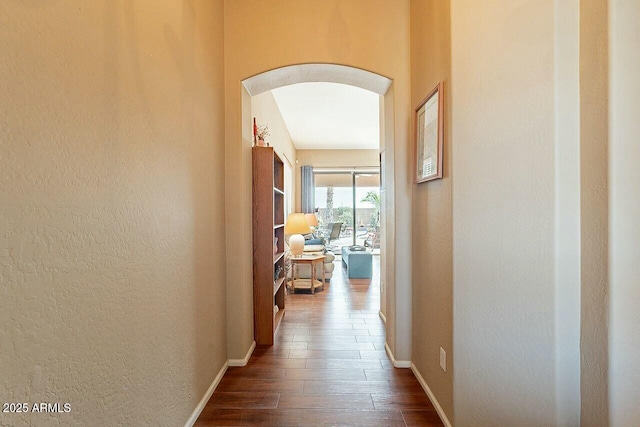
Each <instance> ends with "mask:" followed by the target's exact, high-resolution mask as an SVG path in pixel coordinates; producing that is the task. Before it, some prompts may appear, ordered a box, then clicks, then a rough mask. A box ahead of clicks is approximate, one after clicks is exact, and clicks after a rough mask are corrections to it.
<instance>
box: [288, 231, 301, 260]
mask: <svg viewBox="0 0 640 427" xmlns="http://www.w3.org/2000/svg"><path fill="white" fill-rule="evenodd" d="M289 249H290V250H291V255H293V256H296V257H299V256H300V255H302V252H304V236H303V235H302V234H292V235H291V236H290V237H289Z"/></svg>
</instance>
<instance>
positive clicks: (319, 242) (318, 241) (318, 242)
mask: <svg viewBox="0 0 640 427" xmlns="http://www.w3.org/2000/svg"><path fill="white" fill-rule="evenodd" d="M304 245H305V246H312V245H322V239H309V240H305V241H304ZM323 247H324V246H323Z"/></svg>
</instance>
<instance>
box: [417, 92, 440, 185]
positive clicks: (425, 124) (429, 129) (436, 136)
mask: <svg viewBox="0 0 640 427" xmlns="http://www.w3.org/2000/svg"><path fill="white" fill-rule="evenodd" d="M443 102H444V92H443V83H442V82H440V83H438V86H436V87H435V88H434V89H433V90H432V91H431V92H430V93H429V95H427V97H426V98H425V99H424V100H423V101H422V102H421V103H420V105H419V106H418V108H417V109H416V131H415V132H416V133H415V138H416V140H415V150H416V157H415V171H416V184H419V183H421V182H426V181H431V180H433V179H438V178H442V150H443V145H444V105H443Z"/></svg>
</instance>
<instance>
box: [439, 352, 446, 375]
mask: <svg viewBox="0 0 640 427" xmlns="http://www.w3.org/2000/svg"><path fill="white" fill-rule="evenodd" d="M440 367H441V368H442V370H443V371H445V372H447V352H446V351H444V349H443V348H442V347H440Z"/></svg>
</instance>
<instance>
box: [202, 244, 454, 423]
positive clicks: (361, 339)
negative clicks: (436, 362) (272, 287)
mask: <svg viewBox="0 0 640 427" xmlns="http://www.w3.org/2000/svg"><path fill="white" fill-rule="evenodd" d="M335 262H336V268H335V272H334V275H333V278H332V279H331V282H330V283H327V284H326V285H325V288H324V291H319V290H318V291H316V294H315V295H311V294H310V293H296V294H294V295H291V294H290V295H287V301H286V312H285V316H284V319H283V321H282V323H281V325H280V328H279V330H278V333H277V335H276V340H275V344H274V346H273V347H271V348H266V349H256V350H255V351H254V353H253V355H252V357H251V360H250V361H249V364H248V365H247V366H245V367H242V368H229V369H228V371H227V372H226V374H225V376H224V378H223V379H222V381H221V382H220V384H219V385H218V387H217V388H216V390H215V392H214V393H213V395H212V396H211V399H210V400H209V402H208V403H207V405H206V407H205V408H204V410H203V412H202V414H201V415H200V417H199V418H198V421H197V422H196V426H403V427H406V426H442V425H443V424H442V422H441V421H440V418H439V417H438V415H437V413H436V412H435V409H434V407H433V405H432V404H431V402H430V401H429V398H428V397H427V396H426V394H425V393H424V391H423V390H422V388H421V387H420V384H419V383H418V381H417V380H416V378H415V377H414V375H413V373H412V372H411V370H409V369H395V368H393V366H392V365H391V363H390V362H389V359H388V358H387V355H386V353H385V351H384V342H385V336H384V333H385V331H384V324H383V323H382V321H381V320H380V317H379V315H378V310H379V301H380V293H379V290H380V286H379V283H380V282H379V278H378V276H377V274H375V273H374V278H373V279H372V280H371V281H369V280H349V279H347V278H346V277H345V276H344V275H343V270H342V268H341V263H340V260H336V261H335ZM378 262H379V257H377V256H374V263H375V264H374V272H376V270H377V271H379V268H378V266H377V265H376V264H378Z"/></svg>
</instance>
